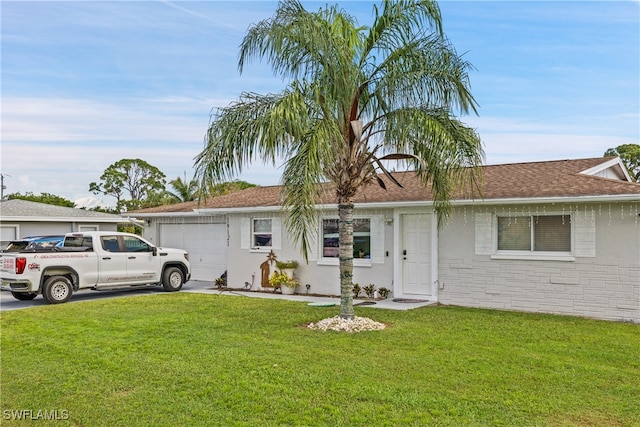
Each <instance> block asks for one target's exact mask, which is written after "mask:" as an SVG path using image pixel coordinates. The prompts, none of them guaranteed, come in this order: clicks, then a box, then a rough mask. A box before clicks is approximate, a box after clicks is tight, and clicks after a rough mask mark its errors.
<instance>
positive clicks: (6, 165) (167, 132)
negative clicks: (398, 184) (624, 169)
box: [0, 0, 640, 203]
mask: <svg viewBox="0 0 640 427" xmlns="http://www.w3.org/2000/svg"><path fill="white" fill-rule="evenodd" d="M325 3H326V2H304V3H303V4H304V5H305V6H306V7H307V9H311V10H316V9H318V8H319V7H321V6H323V5H324V4H325ZM329 3H330V4H333V3H335V2H329ZM337 3H339V4H340V5H341V6H342V7H343V8H344V9H345V10H346V11H348V12H350V13H351V14H353V15H354V16H356V17H357V19H358V21H359V22H360V24H362V25H369V24H370V23H371V11H372V5H373V4H374V3H372V2H369V1H340V2H337ZM276 6H277V3H276V2H271V1H256V2H248V1H228V2H223V1H107V2H98V1H67V2H62V1H29V0H26V1H25V0H20V1H7V0H2V2H1V3H0V8H1V9H0V14H1V19H2V21H1V24H2V50H1V52H0V54H1V66H2V67H1V68H2V74H1V78H2V80H1V89H2V103H1V107H2V111H1V118H2V129H1V137H2V152H1V154H2V158H1V166H2V174H3V175H4V176H5V185H6V186H7V189H6V190H5V194H7V193H14V192H21V193H26V192H33V193H36V194H39V193H43V192H46V193H53V194H56V195H59V196H63V197H65V198H68V199H71V200H76V199H78V198H81V197H87V196H91V195H92V194H91V193H90V192H89V190H88V189H89V184H90V183H91V182H92V181H99V178H100V175H101V174H102V172H103V171H104V170H105V169H106V168H107V167H108V166H109V165H111V164H112V163H114V162H116V161H118V160H120V159H123V158H141V159H143V160H145V161H147V162H149V163H151V164H152V165H154V166H156V167H158V168H159V169H160V170H161V171H162V172H164V173H165V174H166V176H167V180H171V179H174V178H176V177H178V176H180V177H183V176H184V174H185V173H186V175H187V178H190V177H191V176H192V174H193V164H194V161H193V159H194V157H195V156H196V155H197V154H198V153H199V152H200V151H201V150H202V148H203V136H204V134H205V131H206V129H207V125H208V122H209V114H210V112H211V110H212V108H215V107H224V106H226V105H228V104H229V103H230V102H233V101H234V100H236V99H237V98H238V96H239V95H240V93H241V92H243V91H254V92H258V93H268V92H279V91H280V90H281V89H282V88H284V85H285V83H283V82H282V81H281V80H280V79H278V78H275V77H273V75H272V73H271V71H270V69H269V67H268V65H267V64H266V63H258V62H254V63H252V64H251V65H250V66H249V67H247V68H245V71H244V73H243V74H242V75H240V74H239V73H238V70H237V57H238V46H239V45H240V43H241V41H242V38H243V36H244V34H245V33H246V30H247V28H248V27H249V25H250V24H252V23H256V22H258V21H260V20H262V19H267V18H269V17H271V16H272V15H273V12H274V11H275V9H276ZM440 7H441V10H442V15H443V24H444V30H445V32H446V34H447V36H448V37H449V38H450V39H451V41H452V42H453V44H454V45H455V47H456V49H457V50H458V52H459V53H464V54H465V58H466V59H467V60H469V61H470V62H471V63H472V64H473V65H474V66H475V68H476V70H475V71H474V72H472V73H471V87H472V92H473V94H474V96H475V97H476V99H477V101H478V103H479V104H480V110H479V116H477V117H476V116H465V117H463V121H465V122H466V123H467V124H469V125H470V126H472V127H474V128H476V129H477V131H478V133H479V134H480V136H481V138H482V140H483V143H484V147H485V151H486V163H488V164H496V163H513V162H525V161H538V160H556V159H567V158H582V157H599V156H601V155H602V154H603V153H604V151H605V150H606V149H607V148H610V147H615V146H618V145H620V144H625V143H636V144H637V143H639V141H640V135H639V134H640V114H639V112H640V84H639V79H640V67H639V62H640V3H639V2H638V1H631V0H629V1H602V2H597V1H565V2H559V1H455V0H446V1H441V2H440ZM280 172H281V170H280V169H278V168H277V167H275V168H274V167H273V166H272V165H263V164H261V163H254V164H253V165H252V166H250V167H248V168H247V169H246V170H245V172H244V173H243V174H242V175H241V176H239V177H238V178H239V179H243V180H246V181H249V182H253V183H256V184H260V185H272V184H278V182H279V178H280ZM100 197H101V198H102V199H103V200H104V201H105V202H106V203H112V202H113V201H112V200H111V199H110V198H106V197H104V196H100Z"/></svg>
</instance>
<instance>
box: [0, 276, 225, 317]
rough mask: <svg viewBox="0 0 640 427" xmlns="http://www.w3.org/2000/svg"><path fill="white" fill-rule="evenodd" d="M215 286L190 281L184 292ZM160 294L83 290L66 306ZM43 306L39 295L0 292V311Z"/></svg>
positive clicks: (148, 290) (154, 291)
mask: <svg viewBox="0 0 640 427" xmlns="http://www.w3.org/2000/svg"><path fill="white" fill-rule="evenodd" d="M212 287H213V284H212V283H211V282H198V281H189V282H187V283H185V284H184V286H183V287H182V290H184V291H190V292H204V291H206V289H208V288H212ZM158 293H164V291H163V290H162V287H161V286H154V287H148V288H137V289H127V288H125V289H122V290H114V291H91V290H81V291H78V292H76V293H74V294H73V295H72V296H71V299H70V300H69V301H68V302H67V303H65V304H73V303H76V302H82V301H92V300H100V299H105V298H122V297H130V296H144V295H153V294H158ZM43 305H48V304H47V303H46V302H45V301H44V299H42V296H40V295H38V296H37V297H35V299H33V300H31V301H19V300H17V299H15V298H14V297H13V296H12V295H11V292H9V291H4V290H3V291H2V292H0V311H7V310H18V309H22V308H30V307H39V306H43Z"/></svg>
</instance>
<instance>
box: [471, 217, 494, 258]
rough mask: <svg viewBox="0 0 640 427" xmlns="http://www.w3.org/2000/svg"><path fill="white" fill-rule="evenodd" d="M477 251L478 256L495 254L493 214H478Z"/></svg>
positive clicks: (476, 219)
mask: <svg viewBox="0 0 640 427" xmlns="http://www.w3.org/2000/svg"><path fill="white" fill-rule="evenodd" d="M475 222H476V230H475V239H476V242H475V249H476V255H491V254H492V253H493V233H492V227H491V225H492V223H493V214H492V213H491V212H485V213H476V218H475Z"/></svg>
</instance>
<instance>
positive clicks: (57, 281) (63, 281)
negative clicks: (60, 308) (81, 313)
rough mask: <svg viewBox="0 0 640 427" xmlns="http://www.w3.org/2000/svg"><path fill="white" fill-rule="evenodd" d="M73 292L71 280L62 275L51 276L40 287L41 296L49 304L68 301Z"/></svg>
mask: <svg viewBox="0 0 640 427" xmlns="http://www.w3.org/2000/svg"><path fill="white" fill-rule="evenodd" d="M71 294H73V286H71V282H70V281H69V279H67V278H66V277H64V276H51V277H49V278H48V279H47V280H46V281H45V282H44V286H43V288H42V297H43V298H44V300H45V301H46V302H47V303H49V304H61V303H63V302H67V301H69V298H71Z"/></svg>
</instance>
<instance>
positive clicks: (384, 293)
mask: <svg viewBox="0 0 640 427" xmlns="http://www.w3.org/2000/svg"><path fill="white" fill-rule="evenodd" d="M389 292H390V291H389V289H387V288H385V287H382V288H380V289H378V295H380V298H382V299H387V297H388V296H389Z"/></svg>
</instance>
